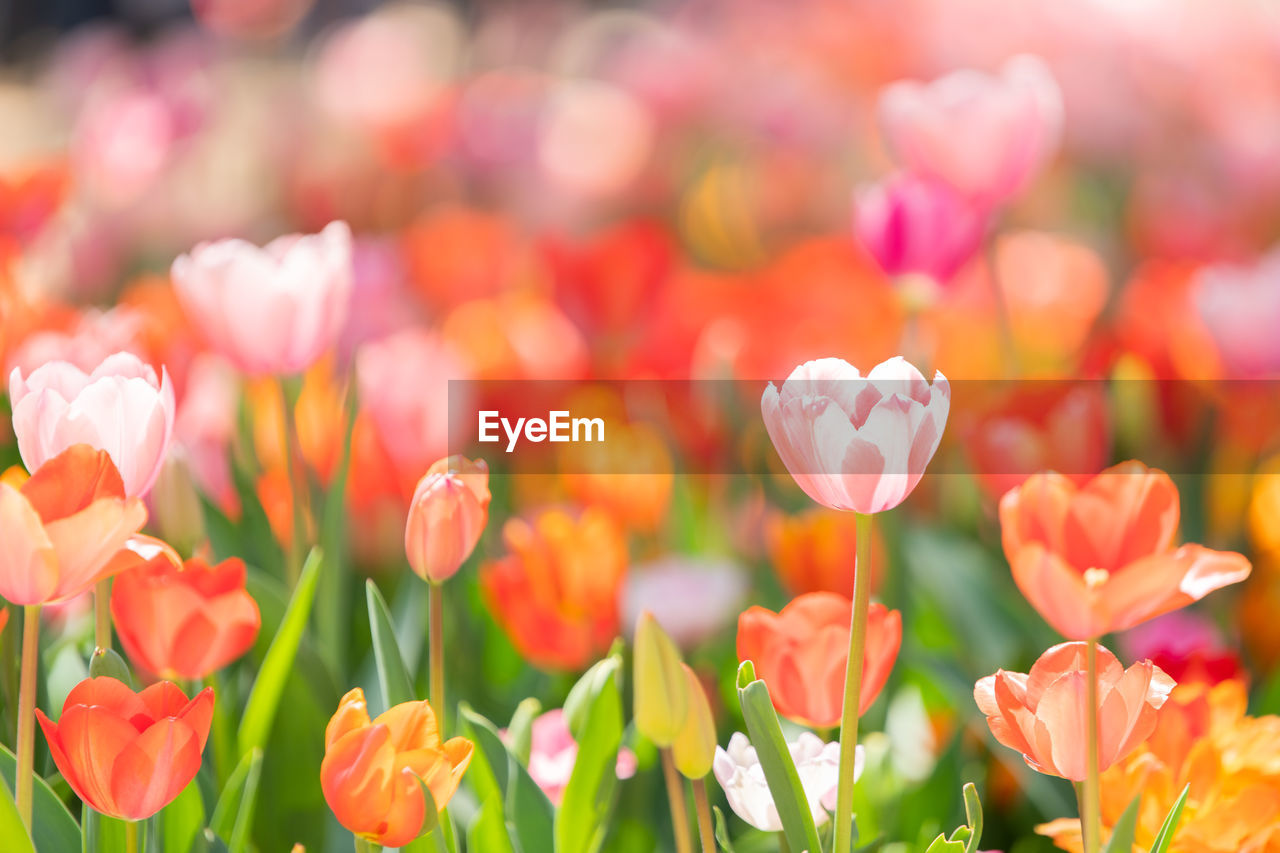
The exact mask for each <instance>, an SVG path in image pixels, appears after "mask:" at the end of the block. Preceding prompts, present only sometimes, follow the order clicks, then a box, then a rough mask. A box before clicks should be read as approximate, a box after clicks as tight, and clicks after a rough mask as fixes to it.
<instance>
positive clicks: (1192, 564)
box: [1000, 462, 1251, 640]
mask: <svg viewBox="0 0 1280 853" xmlns="http://www.w3.org/2000/svg"><path fill="white" fill-rule="evenodd" d="M1178 517H1179V506H1178V488H1177V486H1175V485H1174V483H1173V481H1172V480H1171V479H1170V478H1169V476H1168V475H1167V474H1165V473H1164V472H1163V471H1158V470H1155V469H1150V468H1147V467H1146V466H1145V465H1143V464H1142V463H1140V462H1125V463H1122V464H1120V465H1116V466H1114V467H1112V468H1108V469H1107V470H1105V471H1103V472H1102V473H1101V474H1098V475H1097V476H1096V477H1094V478H1092V479H1091V480H1089V481H1088V482H1087V483H1085V484H1084V485H1083V486H1080V487H1077V486H1076V485H1075V484H1074V483H1072V482H1071V481H1070V480H1069V479H1067V478H1066V477H1063V476H1061V475H1059V474H1055V473H1052V472H1049V473H1042V474H1036V475H1035V476H1033V477H1031V478H1029V479H1028V480H1027V481H1026V482H1025V483H1023V484H1022V485H1021V486H1019V487H1018V488H1016V489H1013V490H1012V491H1010V492H1008V493H1007V494H1006V495H1005V496H1004V498H1003V499H1002V500H1001V501H1000V527H1001V531H1002V535H1003V539H1004V552H1005V556H1006V557H1007V558H1008V560H1009V565H1010V566H1011V567H1012V569H1013V579H1014V582H1015V583H1017V585H1018V589H1020V590H1021V591H1022V594H1023V595H1024V596H1026V598H1027V600H1028V601H1030V602H1031V605H1032V606H1033V607H1035V609H1036V610H1037V611H1039V613H1040V615H1041V616H1043V617H1044V619H1045V621H1047V622H1048V623H1049V624H1050V625H1052V626H1053V627H1054V628H1055V629H1056V630H1057V631H1058V632H1059V633H1060V634H1062V635H1063V636H1065V637H1067V638H1068V639H1072V640H1086V639H1089V638H1096V637H1100V636H1102V635H1103V634H1108V633H1111V632H1113V631H1123V630H1125V629H1126V628H1132V627H1133V626H1135V625H1138V624H1141V623H1142V622H1145V621H1147V620H1148V619H1151V618H1153V617H1155V616H1159V615H1161V614H1163V613H1168V612H1170V611H1172V610H1177V609H1179V608H1181V607H1184V606H1185V605H1187V604H1190V603H1191V602H1193V601H1198V600H1199V599H1201V598H1203V597H1204V596H1206V595H1208V594H1209V593H1210V592H1212V591H1214V590H1215V589H1219V588H1221V587H1224V586H1227V585H1229V584H1233V583H1236V582H1238V581H1241V580H1244V579H1245V578H1246V577H1248V575H1249V572H1250V568H1251V567H1250V565H1249V561H1248V560H1246V559H1245V558H1244V557H1243V556H1242V555H1240V554H1236V553H1232V552H1225V551H1213V550H1210V549H1208V548H1205V547H1203V546H1201V545H1182V546H1181V547H1177V548H1175V547H1174V545H1173V539H1174V535H1175V534H1176V533H1177V529H1178Z"/></svg>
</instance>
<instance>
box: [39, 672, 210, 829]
mask: <svg viewBox="0 0 1280 853" xmlns="http://www.w3.org/2000/svg"><path fill="white" fill-rule="evenodd" d="M36 719H37V720H39V721H40V728H42V729H43V730H44V736H45V739H46V740H48V742H49V751H50V752H51V753H52V754H53V761H54V763H55V764H57V765H58V770H59V771H60V772H61V773H62V777H63V778H64V779H66V780H67V784H68V785H70V786H71V789H72V790H73V791H75V792H76V795H77V796H79V797H80V799H82V800H84V801H85V803H86V804H87V805H89V806H91V807H92V808H94V809H95V810H97V811H99V812H102V813H103V814H106V815H111V816H112V817H117V818H121V819H123V820H144V819H146V818H149V817H151V816H152V815H153V814H155V813H156V812H158V811H160V809H162V808H164V807H165V806H166V805H168V804H169V803H170V802H172V801H173V799H174V798H175V797H177V796H178V794H180V793H181V792H182V789H183V788H185V787H187V784H188V783H190V782H191V780H192V779H194V778H195V775H196V772H197V771H198V770H199V769H200V755H201V753H202V752H204V744H205V740H206V739H208V737H209V724H210V723H211V722H212V720H213V688H212V687H206V688H205V689H204V690H202V691H200V693H198V694H196V696H195V697H194V698H193V699H191V700H190V701H188V700H187V697H186V694H184V693H183V692H182V690H181V689H180V688H179V687H178V686H177V685H176V684H174V683H173V682H171V681H161V682H158V683H156V684H153V685H151V686H150V687H148V688H146V689H145V690H143V691H142V692H140V693H134V692H133V691H132V690H130V689H129V688H128V686H127V685H125V684H124V683H123V682H121V681H117V680H116V679H114V678H109V677H100V678H87V679H85V680H84V681H82V682H80V683H79V684H77V685H76V686H75V687H74V688H72V690H71V692H70V693H69V694H67V699H66V701H65V702H63V703H62V716H61V717H59V718H58V722H56V723H55V722H53V721H52V720H50V719H49V718H48V717H46V716H45V715H44V713H43V712H42V711H40V710H37V711H36Z"/></svg>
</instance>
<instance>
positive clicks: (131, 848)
mask: <svg viewBox="0 0 1280 853" xmlns="http://www.w3.org/2000/svg"><path fill="white" fill-rule="evenodd" d="M124 849H125V850H126V851H128V853H142V847H140V846H139V844H138V822H137V821H136V820H126V821H125V822H124Z"/></svg>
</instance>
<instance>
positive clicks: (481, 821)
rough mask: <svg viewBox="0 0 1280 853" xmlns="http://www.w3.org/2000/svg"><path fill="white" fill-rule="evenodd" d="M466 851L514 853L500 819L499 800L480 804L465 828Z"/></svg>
mask: <svg viewBox="0 0 1280 853" xmlns="http://www.w3.org/2000/svg"><path fill="white" fill-rule="evenodd" d="M467 849H468V850H484V851H486V853H489V851H492V853H515V848H514V847H512V846H511V836H509V835H508V834H507V825H506V823H505V822H504V821H503V819H502V803H501V801H499V800H486V801H485V802H484V803H483V804H481V806H480V809H479V810H478V811H477V812H476V816H475V817H474V818H472V819H471V826H469V827H467Z"/></svg>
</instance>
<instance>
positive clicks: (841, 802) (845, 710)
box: [831, 513, 871, 853]
mask: <svg viewBox="0 0 1280 853" xmlns="http://www.w3.org/2000/svg"><path fill="white" fill-rule="evenodd" d="M857 533H858V561H857V562H856V563H855V564H854V574H853V620H852V622H851V624H850V626H849V661H848V663H847V664H846V666H845V671H844V705H843V706H842V710H841V715H840V777H839V779H840V782H839V788H838V789H837V792H836V817H835V824H836V826H835V842H834V843H833V845H832V848H831V849H832V853H849V851H850V849H851V848H852V847H853V771H854V759H855V757H856V750H857V748H858V711H859V705H860V704H861V701H862V659H863V657H864V654H865V651H866V646H867V610H868V609H869V608H870V606H871V516H870V515H864V514H862V513H858V515H857Z"/></svg>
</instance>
